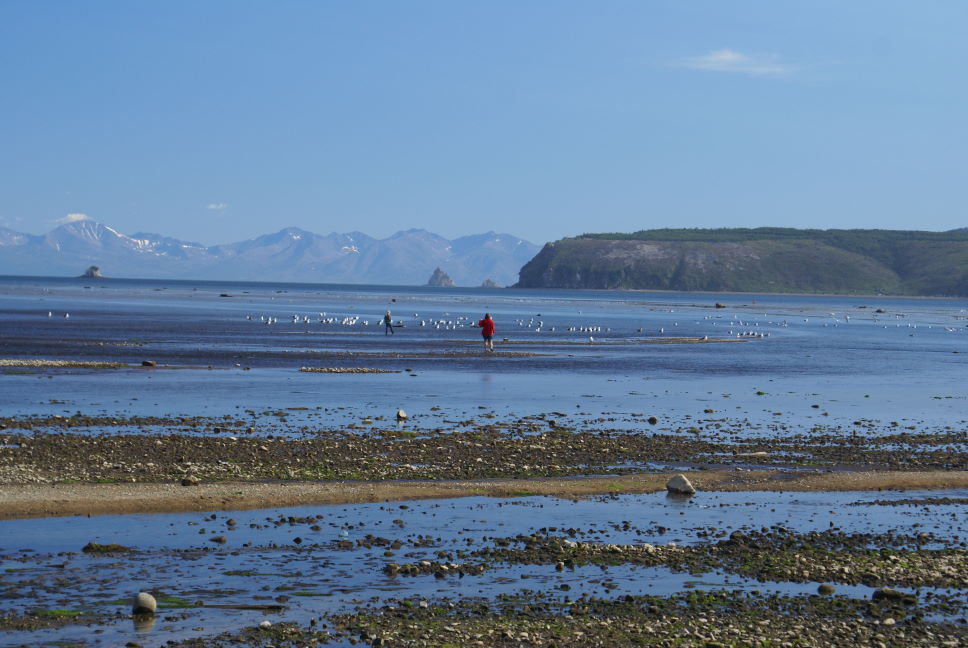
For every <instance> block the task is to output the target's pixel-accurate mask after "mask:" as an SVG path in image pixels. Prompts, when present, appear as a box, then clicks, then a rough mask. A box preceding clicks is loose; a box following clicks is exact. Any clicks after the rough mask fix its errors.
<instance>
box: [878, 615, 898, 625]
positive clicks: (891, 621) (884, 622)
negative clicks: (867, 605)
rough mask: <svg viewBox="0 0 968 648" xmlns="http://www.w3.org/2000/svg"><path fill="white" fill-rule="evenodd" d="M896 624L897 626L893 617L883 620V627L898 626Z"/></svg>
mask: <svg viewBox="0 0 968 648" xmlns="http://www.w3.org/2000/svg"><path fill="white" fill-rule="evenodd" d="M896 624H897V621H895V620H894V619H893V618H891V617H887V618H886V619H882V620H881V625H885V626H892V625H896Z"/></svg>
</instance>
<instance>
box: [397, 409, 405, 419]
mask: <svg viewBox="0 0 968 648" xmlns="http://www.w3.org/2000/svg"><path fill="white" fill-rule="evenodd" d="M397 420H398V421H406V420H407V413H406V412H405V411H403V410H402V409H398V410H397Z"/></svg>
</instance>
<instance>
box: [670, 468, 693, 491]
mask: <svg viewBox="0 0 968 648" xmlns="http://www.w3.org/2000/svg"><path fill="white" fill-rule="evenodd" d="M666 490H667V491H669V492H670V493H676V494H678V495H694V494H695V493H696V488H695V487H694V486H693V485H692V484H691V483H689V480H688V479H686V476H685V475H683V474H681V473H680V474H678V475H676V476H675V477H673V478H672V479H670V480H669V481H667V482H666Z"/></svg>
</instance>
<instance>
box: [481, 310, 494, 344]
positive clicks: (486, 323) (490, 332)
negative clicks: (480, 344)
mask: <svg viewBox="0 0 968 648" xmlns="http://www.w3.org/2000/svg"><path fill="white" fill-rule="evenodd" d="M477 325H478V326H479V327H480V328H481V335H482V336H483V337H484V351H485V352H487V351H490V352H492V353H493V352H494V320H492V319H491V314H490V313H484V319H482V320H481V321H480V322H478V323H477Z"/></svg>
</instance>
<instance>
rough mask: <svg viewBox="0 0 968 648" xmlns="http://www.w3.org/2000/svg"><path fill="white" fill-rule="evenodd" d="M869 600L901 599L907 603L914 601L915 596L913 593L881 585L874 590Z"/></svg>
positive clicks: (915, 599)
mask: <svg viewBox="0 0 968 648" xmlns="http://www.w3.org/2000/svg"><path fill="white" fill-rule="evenodd" d="M912 599H913V600H912ZM871 600H872V601H903V602H904V603H908V602H909V601H910V602H916V601H917V597H916V596H915V595H913V594H907V593H905V592H900V591H898V590H896V589H892V588H890V587H882V588H880V589H878V590H874V594H873V595H872V596H871Z"/></svg>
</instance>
